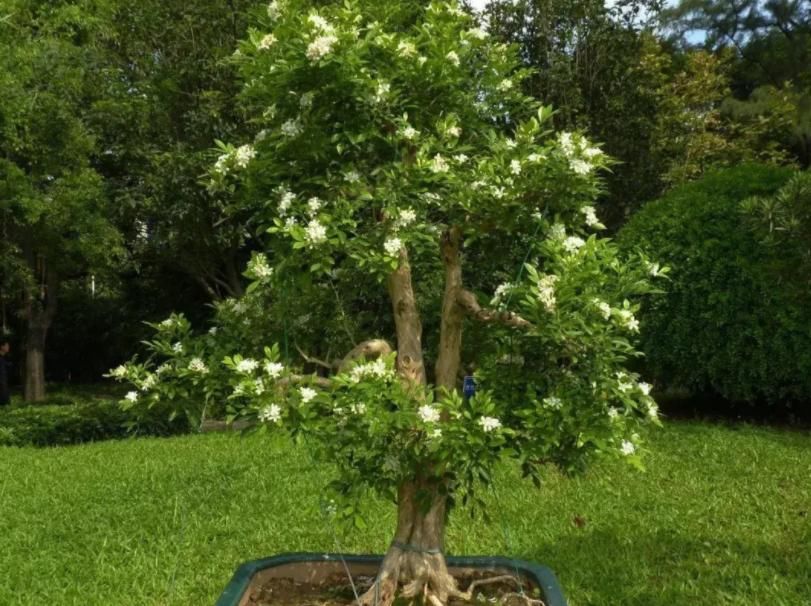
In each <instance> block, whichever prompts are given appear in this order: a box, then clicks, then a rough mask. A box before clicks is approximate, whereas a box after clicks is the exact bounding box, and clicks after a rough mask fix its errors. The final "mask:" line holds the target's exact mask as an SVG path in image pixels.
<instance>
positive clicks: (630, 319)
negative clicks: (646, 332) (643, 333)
mask: <svg viewBox="0 0 811 606" xmlns="http://www.w3.org/2000/svg"><path fill="white" fill-rule="evenodd" d="M619 317H620V321H621V322H622V324H623V326H625V328H627V329H628V330H630V331H631V332H639V320H637V319H636V318H635V317H634V314H633V312H632V311H631V310H630V309H620V310H619Z"/></svg>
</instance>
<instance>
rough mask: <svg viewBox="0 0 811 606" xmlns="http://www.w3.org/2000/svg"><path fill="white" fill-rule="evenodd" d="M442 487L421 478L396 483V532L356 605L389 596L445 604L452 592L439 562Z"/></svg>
mask: <svg viewBox="0 0 811 606" xmlns="http://www.w3.org/2000/svg"><path fill="white" fill-rule="evenodd" d="M442 488H443V487H442V484H441V483H439V482H428V481H423V480H417V481H410V482H406V483H404V484H403V485H401V486H400V489H399V491H398V495H397V496H398V503H397V508H398V512H397V531H396V532H395V534H394V540H393V541H392V543H391V546H390V547H389V549H388V551H387V552H386V556H385V557H384V558H383V563H382V564H381V566H380V570H379V571H378V575H377V578H376V580H375V583H374V584H373V585H372V587H371V588H370V589H369V590H368V591H367V592H366V594H364V596H363V597H362V598H361V605H362V606H376V605H380V606H383V605H387V604H391V603H392V601H393V600H394V597H395V594H398V595H400V596H402V597H404V598H413V597H416V596H423V597H424V598H428V599H427V601H428V602H432V603H442V604H445V603H446V602H447V600H448V596H449V595H451V594H453V593H454V592H455V591H456V590H457V588H456V582H455V581H454V579H453V577H452V576H451V575H450V574H449V573H448V568H447V565H446V563H445V555H444V549H445V521H446V514H447V496H446V495H445V494H444V493H443V490H442ZM398 589H399V593H398Z"/></svg>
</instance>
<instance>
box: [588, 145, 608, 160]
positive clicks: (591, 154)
mask: <svg viewBox="0 0 811 606" xmlns="http://www.w3.org/2000/svg"><path fill="white" fill-rule="evenodd" d="M602 153H603V150H601V149H600V148H599V147H587V148H586V149H584V150H583V157H584V158H588V159H589V160H590V159H592V158H596V157H597V156H601V155H602Z"/></svg>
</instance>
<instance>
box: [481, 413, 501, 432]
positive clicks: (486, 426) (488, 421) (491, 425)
mask: <svg viewBox="0 0 811 606" xmlns="http://www.w3.org/2000/svg"><path fill="white" fill-rule="evenodd" d="M479 425H481V426H482V429H483V430H484V431H485V433H489V432H491V431H493V430H494V429H498V428H499V427H501V421H499V420H498V419H496V418H495V417H481V418H480V419H479Z"/></svg>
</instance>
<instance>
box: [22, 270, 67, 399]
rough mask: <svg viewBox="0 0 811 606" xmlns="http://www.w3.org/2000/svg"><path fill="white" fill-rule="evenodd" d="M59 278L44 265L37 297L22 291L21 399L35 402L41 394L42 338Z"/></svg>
mask: <svg viewBox="0 0 811 606" xmlns="http://www.w3.org/2000/svg"><path fill="white" fill-rule="evenodd" d="M58 286H59V278H58V277H57V276H56V274H55V273H54V272H53V271H51V270H50V269H47V268H46V269H45V289H44V290H43V291H42V292H40V293H39V294H40V296H39V298H38V297H37V296H35V294H34V293H32V292H30V291H29V292H27V293H26V305H25V317H26V320H27V324H28V325H27V327H26V335H25V365H24V376H25V378H24V381H23V399H24V400H25V401H26V402H39V401H41V400H43V399H44V398H45V341H46V339H47V336H48V329H49V328H50V327H51V323H52V322H53V318H54V316H55V315H56V302H57V288H58Z"/></svg>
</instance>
